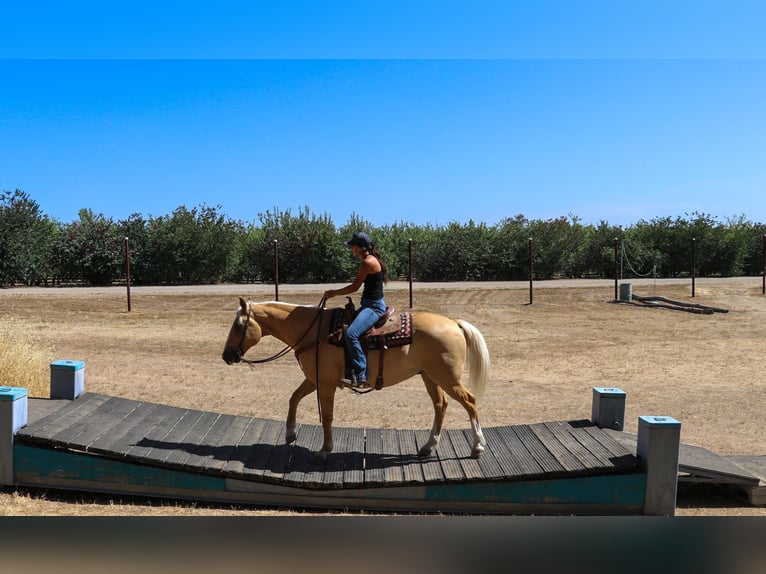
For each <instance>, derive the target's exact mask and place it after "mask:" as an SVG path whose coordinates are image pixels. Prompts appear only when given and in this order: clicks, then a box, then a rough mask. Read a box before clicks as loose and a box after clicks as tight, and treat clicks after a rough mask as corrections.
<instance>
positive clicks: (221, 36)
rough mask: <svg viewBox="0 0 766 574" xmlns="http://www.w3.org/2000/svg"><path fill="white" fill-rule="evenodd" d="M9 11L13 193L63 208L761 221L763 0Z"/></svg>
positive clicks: (100, 6)
mask: <svg viewBox="0 0 766 574" xmlns="http://www.w3.org/2000/svg"><path fill="white" fill-rule="evenodd" d="M7 4H10V5H9V6H6V5H7ZM0 22H2V27H1V29H2V33H1V34H0V189H3V190H14V189H17V188H18V189H22V190H24V191H25V192H27V193H28V194H29V195H30V196H31V197H32V198H33V199H35V200H36V201H37V202H38V203H39V204H40V206H41V208H42V210H43V212H45V213H47V214H48V215H50V216H52V217H54V218H56V219H58V220H60V221H64V222H69V221H72V220H75V219H77V213H78V211H79V210H80V209H81V208H90V209H92V210H93V211H94V212H96V213H103V214H104V215H105V216H107V217H111V218H113V219H115V220H119V219H124V218H126V217H127V216H129V215H130V214H131V213H141V214H143V215H144V216H160V215H168V214H170V213H171V212H172V211H173V210H174V209H175V208H176V207H178V206H180V205H184V206H186V207H187V208H192V207H195V206H198V205H201V204H206V205H211V206H216V205H220V206H221V209H222V211H223V212H224V213H226V214H227V215H228V216H230V217H232V218H235V219H240V220H243V221H246V222H249V221H257V214H258V213H259V212H264V211H266V210H271V209H275V208H276V209H280V210H287V209H290V210H292V211H293V212H297V210H298V209H299V208H301V207H309V208H310V209H311V210H312V212H314V213H316V214H321V213H328V214H330V215H331V216H332V218H333V220H334V221H335V223H336V225H338V226H340V225H343V224H344V223H345V222H346V221H347V220H348V217H349V216H350V215H351V214H352V213H356V214H358V215H360V216H361V217H363V218H365V219H367V220H369V221H371V222H372V223H374V224H376V225H382V224H386V223H396V222H400V221H406V222H412V223H416V224H426V223H432V224H439V225H441V224H446V223H449V222H451V221H459V222H467V221H468V220H469V219H473V220H474V221H477V222H478V221H483V222H486V223H489V224H494V223H497V222H498V221H500V220H502V219H503V218H505V217H513V216H515V215H517V214H524V215H525V216H527V217H528V218H534V219H548V218H554V217H559V216H567V215H574V216H577V217H579V218H581V219H582V220H583V221H584V222H585V223H598V222H599V221H601V220H606V221H608V222H610V223H613V224H617V225H630V224H632V223H635V222H637V221H638V220H639V219H651V218H654V217H663V216H673V217H675V216H677V215H680V216H683V215H684V214H688V213H692V212H701V213H707V214H710V215H713V216H715V217H718V218H719V219H721V220H725V219H726V218H728V217H734V216H739V215H745V217H746V218H747V219H749V220H750V221H755V222H766V40H764V38H765V37H766V36H764V30H766V3H764V2H760V1H758V2H757V1H739V0H727V1H720V2H711V1H709V0H695V1H685V0H684V1H674V0H664V1H661V2H660V1H652V0H645V1H642V2H628V1H622V0H583V1H578V0H561V1H553V0H538V1H531V0H528V1H512V0H508V1H505V2H490V1H482V0H474V1H473V2H468V1H452V0H441V1H439V2H436V1H434V2H431V1H422V0H421V1H418V0H410V1H408V2H404V1H396V0H389V1H385V2H383V1H369V2H364V1H351V0H343V1H333V0H324V1H315V2H308V1H292V2H277V1H272V2H263V1H251V2H244V1H241V2H226V1H220V2H209V1H206V2H195V1H190V2H168V1H164V2H162V1H160V2H139V1H135V0H134V1H131V2H126V1H113V2H101V1H99V2H95V1H76V2H39V1H35V0H29V1H26V2H13V3H4V5H3V7H2V8H0Z"/></svg>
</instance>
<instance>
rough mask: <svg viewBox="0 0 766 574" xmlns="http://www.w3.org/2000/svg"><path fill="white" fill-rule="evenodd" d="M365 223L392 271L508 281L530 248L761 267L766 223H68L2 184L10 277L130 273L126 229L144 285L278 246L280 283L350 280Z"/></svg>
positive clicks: (0, 270)
mask: <svg viewBox="0 0 766 574" xmlns="http://www.w3.org/2000/svg"><path fill="white" fill-rule="evenodd" d="M355 231H366V232H368V233H369V234H370V235H371V236H372V237H373V239H374V240H375V241H376V243H377V244H378V246H379V249H380V251H381V253H382V254H383V256H384V257H385V259H386V262H387V263H388V267H389V271H390V275H391V276H392V277H394V278H405V277H409V274H410V252H411V253H412V270H413V278H414V279H416V280H419V281H489V280H494V281H503V280H525V279H528V278H529V269H530V264H529V262H530V251H531V253H532V258H533V259H532V261H533V266H532V269H533V274H534V278H535V279H551V278H554V277H600V278H614V276H615V273H619V274H620V276H623V277H635V276H656V277H677V276H679V275H684V274H688V273H691V266H692V256H691V252H692V248H691V245H692V242H693V243H694V246H695V247H694V252H695V255H696V256H695V258H694V260H695V263H696V268H695V273H696V274H697V275H698V276H738V275H759V274H760V273H762V272H763V241H764V240H763V236H764V235H765V234H766V225H764V224H763V223H753V222H750V221H748V220H746V218H745V217H744V216H739V217H736V218H728V219H726V220H725V221H719V220H718V219H717V218H716V217H714V216H711V215H708V214H704V213H692V214H689V215H686V216H685V217H658V218H654V219H651V220H649V221H645V220H640V221H639V222H637V223H635V224H633V225H631V226H629V227H627V228H623V227H621V226H615V225H611V224H609V223H608V222H606V221H601V222H600V223H599V224H598V225H592V224H583V223H582V222H581V221H580V220H579V219H578V218H577V217H575V216H568V217H559V218H556V219H549V220H539V219H532V220H530V219H527V218H526V217H524V216H523V215H516V216H514V217H507V218H505V219H503V220H502V221H500V222H499V223H497V224H495V225H487V224H485V223H476V222H473V221H469V222H468V223H458V222H451V223H449V224H447V225H431V224H426V225H415V224H412V223H405V222H398V223H393V224H387V225H383V226H375V225H372V224H371V223H370V222H369V221H366V220H365V219H364V218H362V217H361V216H359V215H357V214H353V215H352V216H351V217H350V218H349V220H348V221H347V222H346V223H345V224H343V225H341V226H336V225H335V223H334V222H333V220H332V218H331V217H330V216H329V215H327V214H326V213H323V214H316V213H313V212H312V211H311V210H310V209H309V208H308V207H303V208H301V209H299V210H298V211H297V212H296V213H293V212H292V211H291V210H289V209H288V210H286V211H282V210H278V209H274V210H270V211H266V212H265V213H258V214H257V221H253V222H250V223H245V222H242V221H238V220H233V219H231V218H229V217H227V216H226V215H224V214H223V213H221V208H220V206H216V207H211V206H207V205H200V206H197V207H194V208H191V209H188V208H186V207H185V206H180V207H178V208H176V209H175V210H174V211H173V212H172V213H171V214H169V215H163V216H158V217H148V218H147V217H144V216H143V215H141V214H139V213H135V214H132V215H131V216H129V217H128V218H127V219H125V220H120V221H114V220H113V219H111V218H109V217H106V216H104V215H103V214H96V213H94V212H93V211H92V210H90V209H82V210H80V212H79V214H78V219H77V220H75V221H72V222H69V223H64V222H59V221H56V220H54V219H52V218H50V217H49V216H47V215H46V214H45V213H44V212H43V211H42V209H41V207H40V205H39V204H38V203H37V202H36V201H35V200H33V199H32V198H31V197H30V196H29V195H28V194H27V193H25V192H23V191H21V190H18V189H17V190H15V191H13V192H11V191H3V192H2V193H1V194H0V285H3V286H10V285H61V284H86V285H109V284H112V283H115V282H124V281H125V278H126V257H125V254H126V242H125V238H129V240H128V245H129V254H130V270H131V279H132V283H133V284H134V285H177V284H202V283H219V282H244V283H249V282H273V281H274V280H275V255H278V260H279V267H278V273H279V281H280V282H285V283H321V282H336V281H337V282H342V281H347V280H349V278H351V277H353V276H354V274H355V272H356V268H357V262H356V261H355V260H354V259H353V258H352V257H350V256H349V253H348V250H347V249H346V248H345V245H344V241H345V240H346V239H348V238H349V237H350V236H351V234H352V233H353V232H355ZM615 239H617V240H618V241H617V249H618V260H619V265H618V266H616V265H615V248H616V247H615ZM530 240H532V249H531V250H530Z"/></svg>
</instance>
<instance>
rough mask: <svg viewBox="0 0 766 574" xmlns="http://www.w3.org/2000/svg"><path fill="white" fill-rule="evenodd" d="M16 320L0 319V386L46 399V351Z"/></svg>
mask: <svg viewBox="0 0 766 574" xmlns="http://www.w3.org/2000/svg"><path fill="white" fill-rule="evenodd" d="M23 333H24V329H23V328H22V324H21V323H20V322H19V321H18V320H16V319H0V385H2V386H8V387H21V388H25V389H27V392H28V393H29V396H30V397H37V398H47V397H49V396H50V360H49V359H48V356H49V355H50V352H49V350H48V349H47V348H45V347H43V346H41V345H42V343H40V342H39V341H35V340H34V339H33V338H32V337H30V336H29V335H25V334H23Z"/></svg>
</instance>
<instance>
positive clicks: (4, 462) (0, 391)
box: [0, 387, 28, 485]
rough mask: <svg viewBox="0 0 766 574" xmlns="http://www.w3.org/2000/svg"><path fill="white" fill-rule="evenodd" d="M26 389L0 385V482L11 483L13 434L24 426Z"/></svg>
mask: <svg viewBox="0 0 766 574" xmlns="http://www.w3.org/2000/svg"><path fill="white" fill-rule="evenodd" d="M27 416H28V404H27V389H22V388H19V387H0V484H2V485H11V484H13V435H15V434H16V433H17V432H18V431H19V429H21V428H22V427H24V426H26V424H27Z"/></svg>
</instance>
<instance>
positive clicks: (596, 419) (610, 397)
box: [590, 387, 627, 431]
mask: <svg viewBox="0 0 766 574" xmlns="http://www.w3.org/2000/svg"><path fill="white" fill-rule="evenodd" d="M626 397H627V394H626V393H625V391H623V390H622V389H616V388H605V387H593V407H592V409H591V417H590V420H591V422H592V423H594V424H595V425H596V426H598V427H599V428H610V429H614V430H618V431H621V430H622V428H623V426H624V425H625V399H626Z"/></svg>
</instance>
